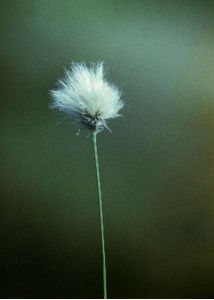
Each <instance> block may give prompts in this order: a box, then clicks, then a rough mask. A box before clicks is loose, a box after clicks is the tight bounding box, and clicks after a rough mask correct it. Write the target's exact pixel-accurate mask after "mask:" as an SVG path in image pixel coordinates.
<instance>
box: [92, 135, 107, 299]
mask: <svg viewBox="0 0 214 300" xmlns="http://www.w3.org/2000/svg"><path fill="white" fill-rule="evenodd" d="M92 139H93V148H94V159H95V165H96V174H97V192H98V200H99V212H100V229H101V239H102V260H103V294H104V299H107V282H106V255H105V236H104V222H103V203H102V192H101V185H100V170H99V160H98V153H97V134H96V133H93V135H92Z"/></svg>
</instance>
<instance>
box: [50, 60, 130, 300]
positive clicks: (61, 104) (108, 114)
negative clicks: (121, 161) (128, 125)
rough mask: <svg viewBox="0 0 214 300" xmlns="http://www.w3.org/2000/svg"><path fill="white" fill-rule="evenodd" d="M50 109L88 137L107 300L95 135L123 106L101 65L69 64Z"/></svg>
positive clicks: (118, 94) (52, 94)
mask: <svg viewBox="0 0 214 300" xmlns="http://www.w3.org/2000/svg"><path fill="white" fill-rule="evenodd" d="M51 96H52V102H51V105H50V107H51V108H53V109H58V110H60V111H62V112H64V113H66V114H67V115H68V116H69V117H70V118H71V120H72V121H73V123H74V124H76V125H77V127H78V128H79V130H80V129H83V128H84V129H87V130H88V131H89V132H90V134H91V137H92V142H93V151H94V159H95V166H96V180H97V191H98V203H99V215H100V229H101V242H102V266H103V295H104V299H107V279H106V254H105V235H104V220H103V202H102V190H101V184H100V170H99V159H98V151H97V134H98V133H100V132H101V131H102V130H103V129H105V128H106V129H108V130H110V129H109V128H108V126H107V122H108V120H109V119H113V118H116V117H119V116H120V115H119V111H120V110H121V109H122V108H123V106H124V103H123V101H122V100H121V91H120V90H119V89H118V88H117V87H116V86H115V85H113V84H111V83H109V82H108V81H107V79H106V77H105V74H104V68H103V63H94V64H92V65H91V66H90V67H87V66H86V65H85V64H79V63H73V64H72V65H71V67H70V69H68V70H67V71H66V72H65V76H64V78H63V79H61V80H59V82H58V88H57V89H56V90H52V91H51Z"/></svg>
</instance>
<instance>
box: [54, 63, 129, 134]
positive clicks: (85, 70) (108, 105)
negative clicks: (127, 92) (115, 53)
mask: <svg viewBox="0 0 214 300" xmlns="http://www.w3.org/2000/svg"><path fill="white" fill-rule="evenodd" d="M58 83H59V86H58V88H57V89H56V90H52V91H51V96H52V99H53V101H52V103H51V108H54V109H59V110H60V111H63V112H65V113H67V114H69V115H70V116H71V118H72V119H73V121H74V122H76V123H78V124H82V125H83V126H86V127H87V128H88V129H90V130H94V131H97V132H99V131H101V130H102V129H103V128H104V127H107V124H106V121H107V120H108V119H111V118H115V117H118V116H119V114H118V113H119V111H120V109H121V108H123V106H124V103H123V101H122V100H121V91H120V90H119V89H118V88H117V87H116V86H115V85H114V84H111V83H109V82H108V81H107V80H106V78H105V74H104V68H103V63H102V62H101V63H94V64H92V65H91V66H90V67H87V66H86V64H81V63H72V65H71V67H70V69H68V70H66V72H65V76H64V78H63V79H61V80H59V82H58Z"/></svg>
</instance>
